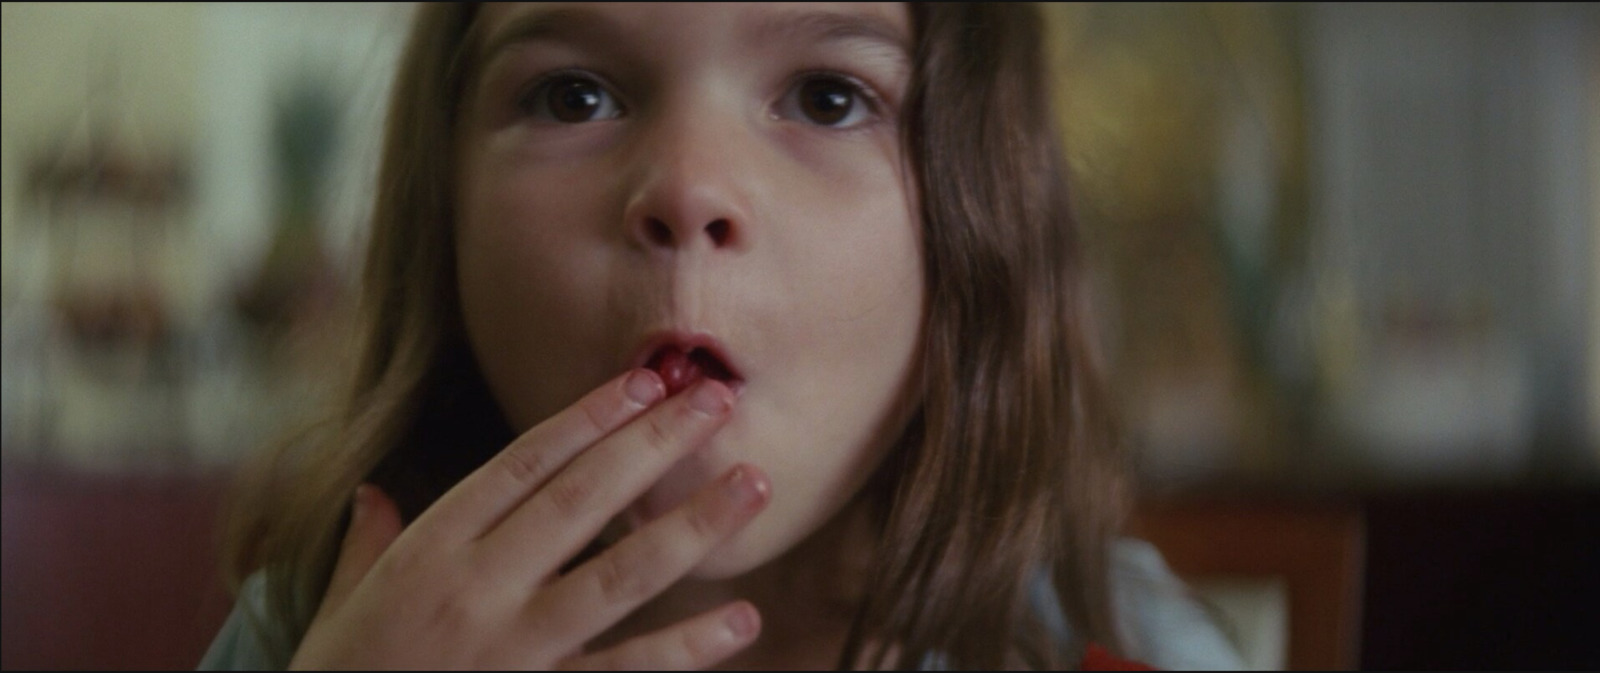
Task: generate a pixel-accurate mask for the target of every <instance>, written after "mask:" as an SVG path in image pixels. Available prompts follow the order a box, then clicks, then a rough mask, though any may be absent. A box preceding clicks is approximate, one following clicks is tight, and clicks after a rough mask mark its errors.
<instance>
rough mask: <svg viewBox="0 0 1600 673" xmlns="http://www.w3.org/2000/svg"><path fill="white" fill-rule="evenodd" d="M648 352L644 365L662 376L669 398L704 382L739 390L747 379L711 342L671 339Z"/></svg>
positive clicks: (664, 340)
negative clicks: (716, 382)
mask: <svg viewBox="0 0 1600 673" xmlns="http://www.w3.org/2000/svg"><path fill="white" fill-rule="evenodd" d="M696 342H699V343H696ZM648 352H649V356H648V357H647V359H646V360H645V361H644V363H643V365H641V366H643V367H644V368H646V369H650V370H653V371H655V372H656V374H658V375H660V376H661V381H662V382H663V383H665V384H666V386H667V394H668V395H676V394H678V393H680V392H683V391H684V390H686V389H688V388H689V387H690V386H692V385H694V384H695V382H697V381H699V380H701V379H713V380H716V381H721V382H722V383H724V384H726V385H727V386H728V387H729V388H731V389H733V390H735V391H737V390H738V389H739V387H740V386H742V385H743V384H744V379H743V377H741V376H739V373H738V372H737V371H735V370H734V368H733V367H732V366H731V365H729V364H728V360H727V358H725V357H723V356H722V355H721V354H720V353H719V348H718V347H717V345H716V344H715V343H714V342H710V341H709V340H705V339H672V338H668V339H663V340H661V341H659V342H658V344H657V345H656V346H655V347H654V348H653V349H651V350H650V351H648Z"/></svg>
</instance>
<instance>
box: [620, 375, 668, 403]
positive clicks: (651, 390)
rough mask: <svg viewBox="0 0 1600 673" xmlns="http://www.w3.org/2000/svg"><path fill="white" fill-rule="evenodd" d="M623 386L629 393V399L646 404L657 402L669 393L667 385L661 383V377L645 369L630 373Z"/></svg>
mask: <svg viewBox="0 0 1600 673" xmlns="http://www.w3.org/2000/svg"><path fill="white" fill-rule="evenodd" d="M623 388H624V390H625V391H626V392H627V393H628V399H630V400H633V401H634V402H638V403H639V404H640V405H644V406H649V405H651V404H655V402H656V400H659V399H661V398H662V397H665V396H666V394H667V387H666V386H664V385H662V384H661V378H660V377H658V376H656V375H655V373H654V372H651V371H648V370H644V369H639V370H635V371H634V372H633V373H632V374H629V375H628V380H627V382H626V383H625V384H624V386H623Z"/></svg>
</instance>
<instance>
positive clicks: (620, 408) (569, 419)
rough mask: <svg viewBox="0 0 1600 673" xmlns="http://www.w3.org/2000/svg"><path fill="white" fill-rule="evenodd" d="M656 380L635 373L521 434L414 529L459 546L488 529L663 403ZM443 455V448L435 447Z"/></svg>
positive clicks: (650, 373)
mask: <svg viewBox="0 0 1600 673" xmlns="http://www.w3.org/2000/svg"><path fill="white" fill-rule="evenodd" d="M666 395H667V388H666V385H665V384H663V383H662V381H661V377H660V376H659V375H657V374H656V373H655V372H653V371H650V370H648V369H635V370H632V371H630V372H628V373H626V374H624V375H622V376H618V377H617V378H615V379H612V380H611V381H608V382H606V383H605V384H604V385H601V386H600V387H599V388H596V389H595V390H594V391H592V392H590V393H589V394H587V395H585V396H584V397H583V398H582V399H580V400H578V401H577V402H576V403H574V404H573V405H572V406H570V407H567V408H566V409H563V410H561V411H560V412H558V413H557V414H556V415H554V416H551V417H550V418H548V419H546V420H545V421H544V422H543V423H540V424H538V425H535V426H533V428H531V429H529V430H528V431H527V432H524V433H522V435H521V436H519V437H517V439H516V440H514V441H512V442H511V444H509V445H507V446H506V448H505V449H503V450H501V451H500V453H498V454H496V455H495V456H494V457H493V458H491V459H489V462H487V463H484V464H483V465H482V466H481V467H479V468H478V469H476V470H474V471H473V472H472V473H471V474H469V475H467V476H466V478H465V479H462V480H461V482H460V483H458V484H456V485H455V486H454V487H453V488H451V489H450V490H449V491H448V492H446V493H445V494H444V495H443V496H442V497H440V498H439V500H438V501H437V502H435V503H434V504H433V506H432V507H430V508H428V510H427V511H425V512H423V514H422V516H421V517H418V519H417V522H416V523H417V524H418V525H414V526H413V527H414V528H420V529H423V530H424V531H430V532H427V533H425V534H427V535H429V536H434V535H437V536H440V538H441V540H440V541H441V542H465V541H468V540H472V539H475V538H477V537H478V536H479V535H482V534H483V533H484V532H485V531H487V530H489V529H490V528H493V527H494V526H495V524H497V523H499V522H500V520H501V519H503V518H505V517H506V515H507V514H509V513H510V512H511V511H512V510H513V509H515V508H516V506H517V505H518V504H520V503H521V502H522V501H523V500H524V499H526V498H527V497H528V496H529V495H532V494H533V492H534V491H536V490H538V489H539V487H540V486H543V485H544V483H545V482H546V481H549V480H550V477H551V476H552V475H554V474H555V473H556V472H559V471H560V470H561V468H562V467H563V466H565V465H566V464H567V463H568V462H570V461H571V460H572V458H573V457H574V456H577V455H578V454H579V453H581V452H582V451H583V450H584V449H586V448H588V447H589V446H590V445H592V444H594V443H595V442H597V441H599V440H600V439H602V438H604V437H605V436H606V435H609V434H611V432H612V431H614V430H616V429H617V428H620V427H622V426H623V425H624V424H626V423H627V422H628V421H631V420H633V419H634V417H636V416H638V415H639V414H640V413H643V412H644V411H645V410H646V409H649V408H650V407H651V406H652V405H654V404H655V403H657V402H659V401H661V399H662V398H664V397H666ZM440 448H441V449H444V450H448V448H447V447H440Z"/></svg>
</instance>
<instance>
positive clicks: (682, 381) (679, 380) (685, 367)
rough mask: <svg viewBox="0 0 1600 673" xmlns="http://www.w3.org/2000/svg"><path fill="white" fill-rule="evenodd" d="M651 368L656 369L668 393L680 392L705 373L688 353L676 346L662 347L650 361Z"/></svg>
mask: <svg viewBox="0 0 1600 673" xmlns="http://www.w3.org/2000/svg"><path fill="white" fill-rule="evenodd" d="M651 368H652V369H654V370H656V373H657V374H660V375H661V380H662V381H663V382H664V383H666V384H667V394H668V395H676V394H678V393H679V392H682V391H683V390H684V389H685V388H688V387H689V385H690V384H692V383H694V382H695V380H697V379H699V378H700V377H702V376H704V375H705V374H704V372H702V371H701V370H700V366H699V365H698V364H696V363H695V361H694V360H693V359H692V358H690V357H689V354H688V353H685V352H683V351H681V350H678V349H676V348H665V349H662V350H661V352H660V353H658V354H656V357H655V358H654V361H653V362H651Z"/></svg>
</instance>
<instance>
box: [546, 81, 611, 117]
mask: <svg viewBox="0 0 1600 673" xmlns="http://www.w3.org/2000/svg"><path fill="white" fill-rule="evenodd" d="M604 95H605V94H604V92H602V91H601V90H600V84H599V83H598V82H595V81H594V80H589V79H579V78H576V77H572V78H566V79H560V80H556V81H555V82H551V83H550V86H549V87H548V88H547V89H546V92H545V97H546V98H545V102H546V103H547V104H548V105H549V106H550V115H551V116H552V117H555V118H556V120H557V121H563V122H568V123H577V122H585V121H589V120H591V119H594V115H595V112H596V111H598V110H599V109H600V105H601V97H602V96H604Z"/></svg>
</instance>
